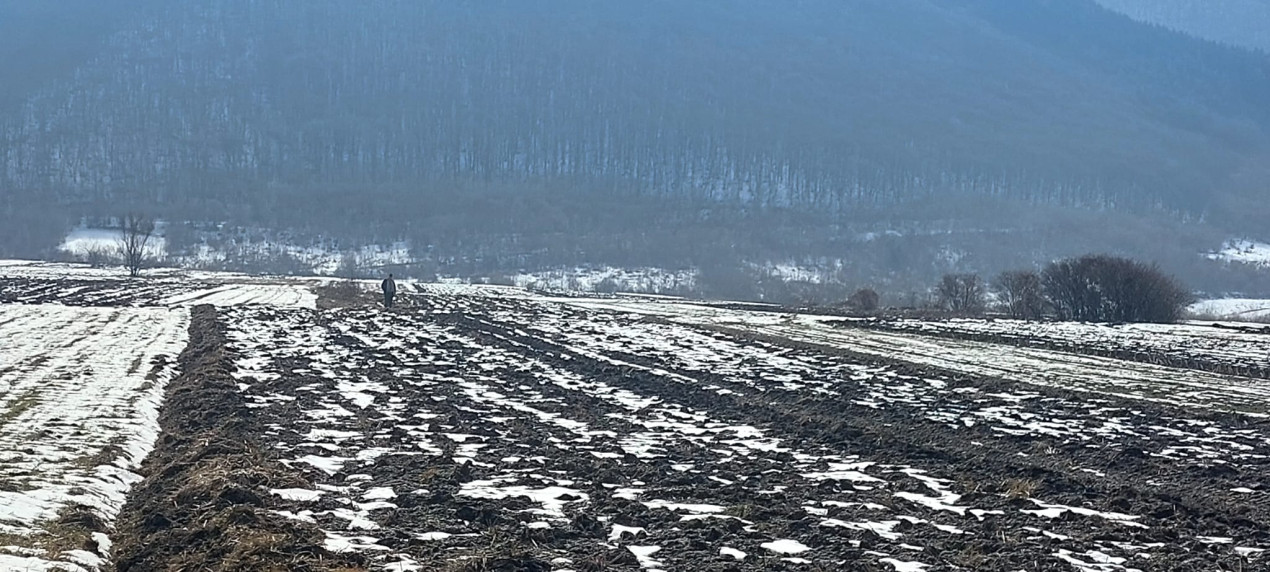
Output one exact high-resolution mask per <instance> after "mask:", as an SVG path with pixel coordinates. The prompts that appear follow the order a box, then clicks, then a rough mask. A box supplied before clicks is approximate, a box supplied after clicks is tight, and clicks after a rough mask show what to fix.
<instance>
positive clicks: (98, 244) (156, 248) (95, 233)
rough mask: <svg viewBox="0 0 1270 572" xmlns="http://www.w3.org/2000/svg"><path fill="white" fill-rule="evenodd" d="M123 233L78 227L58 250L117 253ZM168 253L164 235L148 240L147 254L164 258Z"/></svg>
mask: <svg viewBox="0 0 1270 572" xmlns="http://www.w3.org/2000/svg"><path fill="white" fill-rule="evenodd" d="M121 237H122V234H121V233H120V231H118V230H107V229H100V228H77V229H75V230H72V231H71V232H70V234H67V235H66V238H65V239H64V240H63V241H62V244H61V245H60V246H59V247H58V250H60V251H62V252H65V253H67V254H70V255H73V256H81V257H82V256H88V255H89V253H92V252H99V253H111V254H113V253H115V252H117V251H118V250H119V239H120V238H121ZM166 254H167V249H166V247H165V241H164V239H163V237H162V236H157V235H156V236H152V237H150V239H149V240H148V241H146V256H149V257H151V258H162V257H163V256H165V255H166Z"/></svg>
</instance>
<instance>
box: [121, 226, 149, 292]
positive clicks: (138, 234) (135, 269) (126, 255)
mask: <svg viewBox="0 0 1270 572" xmlns="http://www.w3.org/2000/svg"><path fill="white" fill-rule="evenodd" d="M153 236H154V219H153V218H150V217H147V216H145V215H141V214H137V213H129V214H127V215H124V217H123V227H122V233H121V234H120V236H119V255H120V256H121V257H122V258H123V264H124V267H125V268H127V269H128V275H129V276H132V277H134V278H135V277H137V276H140V275H141V268H142V267H144V266H145V261H146V257H147V256H148V254H149V253H148V252H147V250H146V249H147V248H148V247H149V245H150V238H151V237H153Z"/></svg>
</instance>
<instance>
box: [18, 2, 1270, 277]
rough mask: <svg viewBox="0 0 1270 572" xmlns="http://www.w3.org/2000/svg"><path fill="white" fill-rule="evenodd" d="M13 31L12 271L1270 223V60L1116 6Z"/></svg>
mask: <svg viewBox="0 0 1270 572" xmlns="http://www.w3.org/2000/svg"><path fill="white" fill-rule="evenodd" d="M79 4H82V6H80V5H79ZM0 27H3V30H0V31H3V32H5V33H0V55H10V56H13V57H8V58H0V62H2V63H0V66H3V68H2V70H3V72H4V77H5V80H6V81H5V82H4V85H3V86H2V87H0V189H3V194H2V195H0V216H3V217H7V220H8V221H9V223H10V224H8V225H7V227H6V230H0V243H2V244H8V245H12V244H13V242H14V241H18V240H22V241H35V240H43V237H44V236H45V234H43V231H42V230H41V229H43V228H45V227H46V226H47V224H45V223H47V222H48V221H49V220H52V219H55V218H56V217H58V216H61V217H74V216H79V215H85V214H89V215H93V214H95V215H102V214H112V213H116V212H118V211H119V210H121V209H124V208H129V205H132V206H143V207H145V208H146V209H148V210H151V211H154V212H156V214H158V215H159V216H164V217H169V218H178V219H185V220H205V221H208V220H210V221H230V222H233V223H243V224H253V225H260V226H266V227H272V228H279V229H297V228H306V229H323V228H325V229H328V230H329V231H331V232H335V231H337V230H338V229H341V228H346V227H350V226H351V227H362V231H363V232H373V233H375V234H376V238H384V237H388V238H400V237H407V238H414V237H418V236H420V235H426V236H429V237H437V236H438V235H441V238H429V240H449V241H454V242H457V243H465V244H467V245H468V246H467V247H465V248H468V247H470V246H471V244H472V242H473V241H472V240H468V237H466V236H464V233H465V232H471V229H484V228H495V229H506V228H513V227H514V228H516V229H518V230H517V234H516V236H515V237H514V238H507V239H506V240H508V241H510V242H511V243H514V244H515V243H524V242H532V241H534V240H536V239H534V238H533V237H534V235H535V234H544V233H545V234H550V235H552V236H555V235H556V234H558V233H560V232H562V229H568V228H583V227H584V228H588V229H591V228H597V226H599V225H600V223H598V222H597V221H599V220H602V219H604V218H605V217H604V216H599V217H597V215H596V213H597V210H596V209H611V208H614V205H617V207H616V208H618V209H622V208H626V207H629V209H630V212H631V213H642V214H640V216H644V217H647V218H645V219H643V221H642V222H635V223H631V226H632V229H631V230H630V232H631V233H633V236H628V237H626V238H624V239H623V242H622V244H625V245H626V246H624V247H623V248H625V249H626V250H627V251H630V250H633V249H635V250H637V249H640V248H648V244H649V243H648V242H647V241H644V242H641V240H642V239H640V238H639V233H647V232H649V230H650V229H653V228H657V229H662V228H664V225H665V224H684V225H700V224H702V221H703V220H705V221H708V223H709V224H711V225H718V226H720V227H728V225H729V224H733V223H729V222H727V220H726V219H724V218H721V217H723V216H724V215H722V214H720V213H729V212H730V213H739V214H736V216H738V217H741V218H740V219H736V220H744V221H747V222H744V223H738V224H742V225H743V226H742V227H740V228H738V229H737V230H738V232H740V231H742V230H745V229H752V228H754V227H755V224H754V221H755V220H759V219H763V220H769V219H764V216H765V215H763V214H762V213H765V212H774V211H771V209H780V212H781V213H784V214H781V215H780V216H781V217H797V216H799V215H798V213H815V215H816V217H817V218H816V219H815V220H817V221H820V222H818V223H817V224H822V225H827V226H820V227H818V230H816V231H815V234H816V235H817V236H825V235H829V236H832V235H833V234H834V232H835V231H834V230H833V228H835V227H834V226H833V225H836V224H839V223H842V222H844V221H850V220H856V221H858V220H859V219H860V218H861V217H867V220H868V221H869V222H871V223H873V224H875V225H883V226H885V225H892V226H906V225H907V226H912V225H910V224H909V223H908V222H906V221H914V220H915V221H916V222H915V223H914V224H919V223H920V221H921V220H925V218H919V219H912V218H911V217H910V215H911V213H913V212H914V211H915V210H919V209H925V210H928V211H929V210H935V209H941V210H940V212H958V211H960V212H962V213H963V215H964V216H963V218H965V219H967V220H968V221H969V222H967V223H966V224H969V225H971V226H973V227H975V228H980V229H991V228H1003V227H1010V228H1014V227H1019V226H1024V227H1027V226H1031V223H1030V222H1028V223H1022V222H1020V221H1018V220H1002V219H1001V218H1000V215H999V214H997V211H996V210H995V209H994V208H992V207H988V208H982V206H981V205H983V204H984V203H982V202H980V201H989V203H987V204H996V203H992V202H991V201H997V202H999V204H1003V205H1004V204H1010V205H1035V206H1040V205H1044V206H1046V207H1060V208H1074V209H1079V210H1085V211H1094V212H1121V213H1127V214H1131V215H1133V216H1146V217H1151V216H1160V217H1167V218H1169V220H1173V221H1178V220H1191V221H1194V220H1202V221H1206V222H1208V223H1210V224H1215V225H1218V226H1220V225H1229V226H1231V227H1232V228H1234V227H1241V225H1242V227H1246V226H1247V224H1251V223H1247V221H1255V220H1258V219H1257V217H1258V216H1259V215H1260V214H1261V213H1258V212H1257V211H1258V209H1264V208H1265V207H1262V206H1258V205H1260V204H1261V201H1251V200H1249V197H1261V196H1264V192H1265V190H1266V187H1265V180H1266V178H1265V177H1264V175H1265V168H1266V167H1265V166H1266V165H1268V164H1270V161H1268V160H1267V158H1270V153H1268V152H1267V149H1270V136H1268V133H1270V106H1267V105H1265V103H1266V102H1267V101H1270V57H1267V56H1265V55H1262V54H1255V53H1253V52H1249V51H1246V50H1240V49H1234V48H1227V47H1222V46H1219V45H1216V44H1212V43H1209V42H1204V41H1200V40H1196V39H1193V38H1190V37H1188V36H1185V35H1182V34H1178V33H1173V32H1170V31H1167V30H1165V29H1163V28H1159V27H1155V26H1149V25H1144V24H1141V23H1139V22H1135V21H1134V20H1132V19H1130V18H1128V17H1126V16H1124V15H1121V14H1118V13H1115V12H1112V11H1109V10H1107V9H1105V8H1103V7H1101V6H1099V5H1098V4H1096V3H1095V2H1094V1H1093V0H1072V1H1069V2H1049V1H1045V0H845V1H844V0H803V1H800V2H786V1H784V0H726V1H725V0H696V1H692V2H684V1H680V0H648V1H644V2H629V1H626V0H539V1H533V2H529V1H522V0H481V1H476V0H367V1H363V2H356V3H353V2H344V1H337V0H189V1H182V2H156V1H153V0H105V1H101V2H92V3H89V2H68V3H58V4H57V6H52V5H51V3H44V2H35V1H33V0H14V1H11V2H5V3H0ZM15 30H16V31H19V32H20V33H9V32H11V31H15ZM970 199H973V200H970ZM566 203H567V204H566ZM525 204H527V205H531V206H532V208H520V207H517V206H516V205H525ZM958 204H960V205H976V206H975V207H973V208H959V207H956V206H952V207H949V205H958ZM922 205H924V206H922ZM932 205H943V206H942V207H933V206H932ZM708 208H712V209H715V210H714V211H713V212H714V214H713V215H711V214H709V212H708V211H707V210H703V209H708ZM1012 208H1014V209H1015V210H1012V211H1011V212H1018V211H1017V208H1015V207H1012ZM36 213H39V216H36ZM47 213H56V216H52V218H50V215H48V214H47ZM531 216H532V218H529V217H531ZM605 216H607V215H605ZM728 216H732V215H728ZM772 216H775V215H772ZM712 217H713V218H712ZM780 220H781V221H788V220H789V219H788V218H782V219H780ZM456 221H469V224H465V225H460V224H459V223H458V222H456ZM666 221H680V223H667V222H666ZM1241 221H1242V222H1241ZM734 222H735V221H734ZM653 223H655V224H653ZM1245 223H1247V224H1245ZM787 224H793V226H794V227H797V226H798V225H799V224H800V223H788V222H778V223H775V224H773V225H772V226H771V228H773V229H775V228H785V226H784V225H787ZM366 227H371V230H369V231H368V230H367V228H366ZM438 228H447V229H450V230H449V232H448V233H443V232H440V231H439V230H438ZM605 228H608V229H613V227H612V226H607V227H603V228H599V229H598V230H597V231H596V232H603V230H604V229H605ZM60 230H61V229H58V231H55V232H60ZM614 230H616V229H614ZM691 232H695V231H691ZM659 233H660V234H661V236H666V235H667V232H660V231H659ZM773 233H774V235H775V237H776V238H774V240H776V241H778V242H779V241H783V240H798V239H797V238H793V239H791V238H790V237H788V236H787V233H783V232H775V231H774V230H773ZM51 234H52V233H50V235H51ZM740 234H742V235H744V234H745V233H744V232H740ZM33 237H35V238H33ZM552 240H555V239H554V238H553V239H552ZM476 242H480V241H479V240H477V241H476ZM482 244H486V243H482ZM734 244H735V243H734ZM763 246H764V248H772V249H774V250H780V245H773V244H764V245H763ZM822 247H823V244H822ZM483 248H484V247H483ZM512 248H514V249H516V252H519V250H518V249H519V247H512ZM596 248H597V247H596V246H595V243H589V245H587V246H576V247H575V248H573V249H572V250H569V249H566V251H571V252H581V251H585V250H592V251H594V250H595V249H596ZM1196 248H1199V247H1198V246H1197V247H1196ZM9 250H13V248H12V247H11V246H10V248H9ZM560 252H561V251H560V249H556V254H557V255H559V253H560Z"/></svg>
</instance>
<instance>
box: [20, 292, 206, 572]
mask: <svg viewBox="0 0 1270 572" xmlns="http://www.w3.org/2000/svg"><path fill="white" fill-rule="evenodd" d="M188 323H189V314H188V313H187V312H186V311H184V310H167V309H134V308H71V307H63V306H0V484H3V485H4V486H3V487H0V489H2V490H3V492H0V533H3V534H9V535H16V536H18V537H33V536H35V535H37V534H40V533H42V532H45V529H46V526H47V525H48V524H49V522H50V521H52V520H54V519H56V518H57V517H58V516H59V514H61V513H62V512H64V511H66V510H69V509H72V508H75V507H86V508H87V509H88V510H91V511H92V512H93V513H95V514H96V515H97V516H98V517H100V518H101V519H103V520H104V521H106V522H111V521H113V520H114V518H115V516H116V515H117V514H118V512H119V510H120V508H122V506H123V503H124V500H125V497H126V496H127V493H128V490H129V488H130V487H131V486H132V485H133V484H134V483H136V482H138V481H140V480H141V477H140V476H139V475H137V474H135V473H133V472H132V471H133V470H134V469H136V468H137V467H138V466H139V465H140V464H141V461H142V460H143V459H144V458H145V456H146V455H148V454H149V452H150V451H151V449H152V448H153V446H154V442H155V439H156V438H157V437H158V434H159V427H158V412H159V407H160V404H161V402H162V399H163V391H164V387H165V386H166V384H167V382H168V381H169V380H170V379H171V378H172V376H173V375H174V374H175V359H176V356H177V355H178V354H179V353H180V352H181V350H182V349H183V348H184V346H185V343H186V339H187V332H186V329H187V327H188ZM116 448H117V449H116ZM98 544H99V545H101V544H102V543H101V540H100V539H98ZM6 553H7V554H6ZM13 558H21V559H23V562H24V564H23V566H29V567H30V569H40V568H39V566H43V565H44V564H40V563H39V562H34V561H32V559H33V558H34V559H35V560H39V561H43V562H45V563H48V567H64V568H71V569H88V570H95V569H99V568H101V567H103V566H105V564H106V563H105V561H104V560H102V559H101V558H99V557H97V556H96V555H93V554H91V553H88V552H83V551H68V552H65V553H62V554H43V553H40V554H31V553H21V552H20V547H19V551H15V550H14V549H13V548H12V547H5V548H0V559H10V560H12V559H13ZM3 562H4V560H0V563H3ZM68 562H71V563H74V564H73V565H70V564H67V563H68ZM54 563H56V564H54ZM0 568H3V567H0ZM4 569H26V568H4Z"/></svg>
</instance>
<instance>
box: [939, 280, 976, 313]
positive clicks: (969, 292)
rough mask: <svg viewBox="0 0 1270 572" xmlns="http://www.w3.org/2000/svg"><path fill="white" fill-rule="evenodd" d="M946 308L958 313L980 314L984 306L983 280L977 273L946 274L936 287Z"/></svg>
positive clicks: (940, 300) (941, 302)
mask: <svg viewBox="0 0 1270 572" xmlns="http://www.w3.org/2000/svg"><path fill="white" fill-rule="evenodd" d="M935 294H936V295H937V296H938V297H939V302H940V304H941V305H942V306H943V307H944V309H946V310H948V311H950V312H954V313H957V314H980V313H982V312H983V307H984V288H983V281H982V280H980V279H979V275H977V274H945V275H944V278H943V280H940V281H939V286H937V287H936V288H935Z"/></svg>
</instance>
